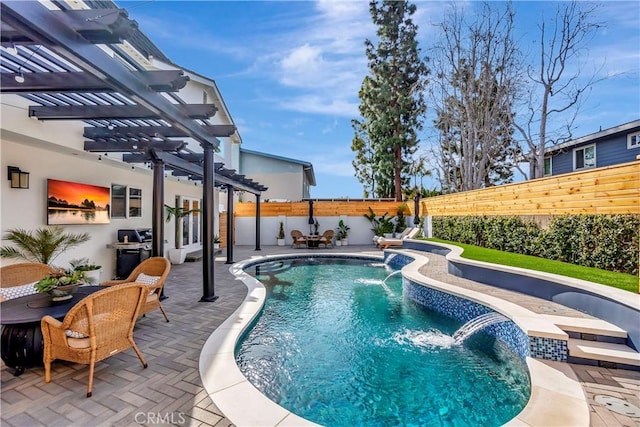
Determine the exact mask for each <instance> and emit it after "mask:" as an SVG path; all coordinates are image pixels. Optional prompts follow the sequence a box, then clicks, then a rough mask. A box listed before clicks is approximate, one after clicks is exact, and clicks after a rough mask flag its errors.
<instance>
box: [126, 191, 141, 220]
mask: <svg viewBox="0 0 640 427" xmlns="http://www.w3.org/2000/svg"><path fill="white" fill-rule="evenodd" d="M141 216H142V190H141V189H139V188H129V218H138V217H141Z"/></svg>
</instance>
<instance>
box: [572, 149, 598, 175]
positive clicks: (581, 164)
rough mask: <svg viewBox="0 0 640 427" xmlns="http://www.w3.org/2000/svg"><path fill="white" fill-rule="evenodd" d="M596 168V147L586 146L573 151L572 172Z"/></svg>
mask: <svg viewBox="0 0 640 427" xmlns="http://www.w3.org/2000/svg"><path fill="white" fill-rule="evenodd" d="M595 167H596V146H595V144H594V145H587V146H585V147H580V148H576V149H574V150H573V170H582V169H589V168H595Z"/></svg>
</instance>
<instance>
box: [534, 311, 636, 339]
mask: <svg viewBox="0 0 640 427" xmlns="http://www.w3.org/2000/svg"><path fill="white" fill-rule="evenodd" d="M541 316H542V317H544V318H546V319H547V320H549V321H550V322H551V323H553V324H554V325H556V326H557V327H559V328H560V329H562V330H563V331H565V332H576V333H583V334H591V335H600V336H608V337H615V338H627V331H625V330H624V329H622V328H619V327H618V326H616V325H614V324H611V323H609V322H607V321H605V320H601V319H585V318H580V317H567V316H554V315H548V314H546V315H544V314H543V315H541Z"/></svg>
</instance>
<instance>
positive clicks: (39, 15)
mask: <svg viewBox="0 0 640 427" xmlns="http://www.w3.org/2000/svg"><path fill="white" fill-rule="evenodd" d="M85 3H86V4H87V5H89V6H90V7H91V9H82V10H78V9H71V8H70V7H69V6H68V5H67V3H64V2H53V3H50V5H52V4H55V5H56V6H58V7H59V9H57V10H50V9H48V8H47V7H45V6H44V4H42V3H40V2H36V1H28V2H25V1H20V0H16V1H3V2H2V3H0V7H1V9H0V13H1V26H0V30H1V31H0V33H1V42H2V46H3V49H2V50H1V51H0V54H1V62H0V66H1V70H2V72H1V74H0V76H1V80H0V91H1V92H2V93H3V94H7V93H12V94H19V95H21V96H23V97H24V98H27V99H28V100H30V101H31V102H33V103H34V105H31V106H30V107H29V116H30V117H36V118H37V119H39V120H82V121H83V122H84V123H86V124H87V127H85V129H84V137H85V138H86V141H85V142H84V150H85V151H89V152H99V153H109V152H118V153H123V155H122V159H123V161H125V162H129V163H145V164H149V165H151V167H152V169H153V202H152V203H153V209H152V228H153V246H152V255H153V256H163V255H164V253H163V252H164V247H163V246H164V245H163V243H164V232H163V222H164V179H165V173H168V172H171V173H172V174H173V175H174V176H179V177H186V178H187V179H189V180H194V181H201V182H202V186H203V203H202V218H203V240H202V242H203V295H202V298H201V301H214V300H215V299H217V296H216V295H215V290H214V283H213V271H214V270H213V269H214V262H213V255H214V254H213V229H214V228H213V225H214V222H213V218H214V199H213V191H214V187H223V188H225V189H226V190H227V195H228V201H229V203H228V206H229V207H228V209H229V213H228V215H229V218H230V220H229V221H228V226H227V227H228V228H227V239H228V240H227V262H232V260H233V228H232V221H231V218H233V192H234V191H244V192H249V193H252V194H254V195H255V196H256V199H257V200H256V202H257V203H256V249H260V230H259V221H260V220H259V215H260V210H259V206H260V194H261V192H262V191H265V190H266V189H267V188H266V187H264V186H262V185H260V184H259V183H257V182H254V181H252V180H251V179H248V178H246V177H245V176H244V175H239V174H237V173H236V172H235V171H234V170H231V169H225V168H224V167H223V166H222V164H221V163H214V151H215V150H216V149H217V147H218V145H219V140H218V139H217V138H218V137H230V136H231V135H233V134H234V133H236V128H235V126H233V125H220V124H217V125H216V124H211V122H210V121H209V119H210V118H211V117H213V116H214V115H215V114H216V112H217V108H216V107H215V106H214V105H212V104H188V103H186V102H184V100H182V99H181V98H180V97H179V96H178V94H177V93H178V91H179V90H180V89H182V88H183V87H185V85H186V84H187V81H188V80H189V77H188V76H185V75H184V72H183V70H160V71H156V70H153V71H149V70H145V69H144V68H143V67H142V66H141V65H140V63H139V62H138V61H136V60H135V58H134V57H133V56H132V53H131V51H132V49H130V45H134V46H135V47H136V50H138V51H139V52H142V53H143V54H146V55H148V56H154V57H155V58H158V59H160V60H162V61H164V62H166V63H168V64H171V61H170V60H169V59H168V58H166V57H165V56H164V55H163V54H162V52H160V51H159V50H158V49H157V48H156V47H155V46H154V45H153V43H151V42H150V41H149V39H147V37H146V36H145V35H144V34H143V33H142V32H140V31H139V30H138V28H137V24H136V22H135V21H133V20H131V19H129V18H128V15H127V12H126V11H125V10H124V9H118V8H116V6H115V4H114V3H113V2H111V1H86V2H85ZM124 40H127V41H128V42H129V44H130V45H126V44H125V43H123V41H124ZM105 47H106V48H108V49H107V51H108V52H109V53H111V54H112V55H110V54H108V53H107V52H105V49H104V48H105ZM185 138H191V139H193V140H195V141H196V142H197V143H198V144H199V147H200V148H201V151H199V150H193V149H190V148H189V146H188V143H187V141H185Z"/></svg>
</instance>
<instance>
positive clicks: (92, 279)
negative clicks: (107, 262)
mask: <svg viewBox="0 0 640 427" xmlns="http://www.w3.org/2000/svg"><path fill="white" fill-rule="evenodd" d="M101 271H102V269H98V270H87V271H85V272H84V281H85V282H86V283H87V284H89V285H97V284H98V283H100V272H101Z"/></svg>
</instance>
